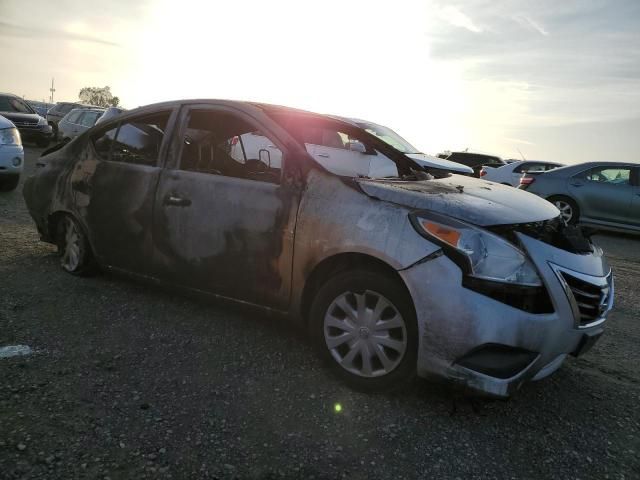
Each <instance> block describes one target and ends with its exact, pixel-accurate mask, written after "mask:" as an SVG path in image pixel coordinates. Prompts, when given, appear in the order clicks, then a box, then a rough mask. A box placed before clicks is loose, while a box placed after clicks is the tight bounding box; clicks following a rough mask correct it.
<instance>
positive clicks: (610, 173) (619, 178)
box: [583, 167, 631, 185]
mask: <svg viewBox="0 0 640 480" xmlns="http://www.w3.org/2000/svg"><path fill="white" fill-rule="evenodd" d="M583 175H584V177H583V178H585V179H586V180H588V181H590V182H599V183H608V184H613V185H628V184H629V183H630V177H631V169H630V168H615V167H614V168H611V167H597V168H592V169H591V170H587V171H586V172H585V173H584V174H583Z"/></svg>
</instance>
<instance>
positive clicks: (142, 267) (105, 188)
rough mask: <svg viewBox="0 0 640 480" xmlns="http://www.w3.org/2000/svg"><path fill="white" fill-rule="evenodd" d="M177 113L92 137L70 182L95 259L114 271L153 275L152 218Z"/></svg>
mask: <svg viewBox="0 0 640 480" xmlns="http://www.w3.org/2000/svg"><path fill="white" fill-rule="evenodd" d="M174 117H175V113H174V112H173V111H172V110H171V109H168V110H164V111H160V112H157V113H152V114H142V115H139V116H136V117H131V118H129V119H126V120H123V121H122V122H120V123H118V124H111V125H110V126H107V127H105V128H103V129H101V130H99V131H98V132H96V133H95V134H94V135H92V137H91V139H90V141H89V143H90V145H88V147H87V155H86V157H85V158H84V159H83V160H82V161H80V162H79V163H78V165H77V167H76V169H75V170H74V173H73V174H72V178H71V187H72V191H73V194H74V199H75V204H76V208H77V210H78V212H79V213H80V215H81V217H83V218H84V219H85V221H86V223H87V226H88V230H89V236H90V239H91V244H92V246H93V249H94V253H95V255H96V257H98V259H99V260H100V261H101V262H102V263H105V264H107V265H110V266H112V267H116V268H119V269H123V270H127V271H131V272H135V273H140V274H152V273H153V272H152V270H151V265H152V254H151V252H152V247H153V244H152V228H151V227H152V212H153V202H154V194H155V190H156V186H157V184H158V180H159V178H160V171H161V167H160V164H161V161H162V160H161V159H162V157H163V155H164V152H165V150H166V148H167V135H166V134H165V132H166V131H167V129H168V128H170V125H171V123H172V121H173V118H174Z"/></svg>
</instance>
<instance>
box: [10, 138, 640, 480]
mask: <svg viewBox="0 0 640 480" xmlns="http://www.w3.org/2000/svg"><path fill="white" fill-rule="evenodd" d="M39 152H40V150H37V149H31V148H28V149H27V169H28V170H31V169H32V168H33V164H34V162H35V159H36V157H37V155H38V154H39ZM20 190H21V187H19V189H18V190H17V191H15V192H12V193H0V257H1V260H0V279H1V283H0V347H1V346H3V345H15V344H25V345H29V346H31V347H32V348H33V349H34V350H35V352H34V354H32V355H30V356H26V357H14V358H4V359H3V358H0V478H2V479H5V478H6V479H13V478H46V479H72V478H100V479H106V478H111V479H118V478H135V479H139V478H185V479H194V478H216V477H217V478H260V479H262V478H282V477H286V478H309V479H311V478H317V479H319V478H355V479H368V478H394V479H400V478H407V479H414V478H424V479H432V478H453V479H455V478H460V479H463V478H464V479H467V478H482V479H485V478H499V479H505V478H532V479H533V478H535V479H540V478H559V479H567V478H581V479H586V478H594V479H603V478H616V479H622V478H628V479H631V478H640V435H639V434H640V408H639V407H638V405H640V402H639V400H640V398H639V397H640V374H639V373H638V370H637V368H636V366H637V365H638V363H639V362H640V354H639V352H640V349H639V348H638V344H639V340H640V339H639V337H640V326H639V322H638V313H639V311H640V309H639V307H638V302H637V296H638V285H637V283H636V282H637V280H638V278H639V277H638V274H639V273H640V248H639V247H640V240H637V239H634V238H632V237H625V236H600V237H598V241H599V242H600V243H601V244H602V245H603V246H604V247H605V250H606V251H607V252H608V254H609V257H610V260H611V263H612V265H613V267H614V269H615V272H616V281H617V284H616V286H617V307H616V310H615V311H614V313H613V314H612V316H611V319H610V321H609V324H608V328H607V332H606V334H605V336H604V337H603V338H602V340H601V341H600V343H599V344H598V345H597V346H596V347H595V348H594V350H592V351H591V352H589V353H588V354H587V355H586V356H585V357H583V358H580V359H570V360H569V361H568V362H567V364H565V366H564V367H563V368H562V369H561V370H560V371H558V372H557V373H556V374H555V375H553V376H552V377H551V378H548V379H546V380H543V381H541V382H537V383H532V384H528V385H525V386H524V387H523V388H522V389H521V390H520V391H519V392H518V393H517V394H516V396H515V397H514V398H512V399H511V400H508V401H486V400H482V401H472V400H469V399H464V398H460V397H458V396H456V395H455V394H453V393H452V392H451V391H450V390H449V389H448V388H446V386H440V385H435V384H432V383H427V382H424V381H418V382H416V383H415V385H413V386H411V387H410V388H408V389H407V390H405V391H403V392H399V393H396V394H394V395H367V394H362V393H357V392H354V391H352V390H350V389H348V388H346V387H345V386H344V385H342V384H341V383H340V382H338V381H337V380H336V379H335V378H334V377H333V376H331V375H330V373H329V372H328V371H327V370H326V369H325V368H324V367H323V366H322V365H321V363H320V362H319V360H318V359H317V357H316V356H315V354H314V353H313V351H312V349H311V347H310V345H309V342H308V341H307V340H306V339H305V338H304V336H302V335H301V334H300V333H299V332H298V331H296V330H295V329H294V328H292V327H290V326H289V325H287V324H286V323H285V322H283V321H282V320H279V319H275V318H270V317H267V316H265V315H264V314H261V313H256V312H254V311H249V310H245V309H239V308H237V307H230V306H228V305H221V304H215V303H212V302H205V301H202V300H198V299H192V298H187V297H185V296H183V295H176V294H174V293H172V292H168V291H165V290H162V289H159V288H156V287H152V286H147V285H141V284H138V283H134V282H132V281H130V280H126V279H123V278H118V277H115V276H111V275H104V274H103V275H99V276H96V277H93V278H87V279H85V278H75V277H72V276H70V275H66V274H64V273H63V272H62V271H61V270H60V268H59V267H58V264H57V258H56V257H55V255H54V249H53V248H52V247H51V246H49V245H46V244H43V243H40V242H39V241H38V237H37V234H36V231H35V228H34V227H33V225H32V223H31V220H30V218H29V216H28V214H27V212H26V209H25V206H24V202H23V200H22V196H21V193H20ZM337 403H339V404H340V405H341V406H342V411H341V412H336V411H335V405H336V404H337Z"/></svg>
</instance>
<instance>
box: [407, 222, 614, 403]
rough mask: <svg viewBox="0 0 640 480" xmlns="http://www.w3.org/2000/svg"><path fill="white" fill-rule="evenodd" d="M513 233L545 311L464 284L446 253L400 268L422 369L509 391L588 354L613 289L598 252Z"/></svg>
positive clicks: (489, 390)
mask: <svg viewBox="0 0 640 480" xmlns="http://www.w3.org/2000/svg"><path fill="white" fill-rule="evenodd" d="M516 235H517V236H518V240H519V242H520V244H521V246H522V247H523V249H524V250H526V252H527V253H528V256H529V258H530V259H531V260H532V261H533V263H534V264H535V266H536V269H537V270H538V273H539V275H540V278H541V279H542V281H543V284H544V286H545V288H546V291H547V293H548V300H549V301H550V305H549V307H550V308H548V310H545V312H546V313H532V310H531V309H528V310H529V311H526V310H523V309H521V308H518V307H517V306H510V305H508V304H506V303H504V302H503V301H499V300H496V299H494V298H491V297H490V296H487V295H485V294H482V293H479V292H478V291H474V290H472V289H470V288H465V287H464V286H463V284H464V283H465V282H464V281H463V273H462V271H461V270H460V268H459V267H458V266H457V265H456V264H455V263H454V262H453V261H451V260H450V259H449V258H448V257H446V256H439V257H434V258H433V259H432V260H429V261H426V262H424V263H420V264H417V265H415V266H413V267H411V268H409V269H406V270H403V271H400V272H399V273H400V275H401V276H402V277H403V279H404V281H405V284H406V285H407V287H408V288H409V290H410V292H411V294H412V297H413V299H414V303H415V308H416V314H417V319H418V330H419V335H420V341H419V352H418V362H417V371H418V375H419V376H421V377H433V376H435V377H440V378H445V379H448V380H451V381H453V382H455V383H457V384H459V385H461V386H463V387H465V388H468V389H471V390H473V391H476V392H480V393H483V394H488V395H492V396H497V397H507V396H509V395H510V394H511V393H512V392H513V391H515V390H516V389H518V388H519V387H520V386H521V385H522V384H523V383H524V382H526V381H530V380H539V379H542V378H544V377H546V376H548V375H550V374H551V373H553V372H554V371H555V370H557V369H558V368H559V367H560V366H561V365H562V363H563V361H564V360H565V358H566V357H567V355H576V356H577V355H581V354H583V353H585V352H586V351H587V350H588V349H589V348H590V347H591V346H592V345H593V344H594V343H595V342H596V341H597V339H598V338H599V337H600V335H601V334H602V332H603V327H604V323H605V322H606V318H607V314H608V313H609V311H610V310H611V308H612V307H613V288H614V286H613V277H612V274H611V271H610V269H609V267H608V265H607V262H606V260H605V259H604V257H603V255H602V251H601V250H599V249H596V251H595V252H593V253H588V254H579V253H571V252H568V251H566V250H563V249H560V248H557V247H554V246H552V245H550V244H547V243H545V242H542V241H540V240H536V239H534V238H531V237H528V236H526V235H523V234H521V233H517V234H516ZM512 305H513V303H512ZM533 311H537V310H533Z"/></svg>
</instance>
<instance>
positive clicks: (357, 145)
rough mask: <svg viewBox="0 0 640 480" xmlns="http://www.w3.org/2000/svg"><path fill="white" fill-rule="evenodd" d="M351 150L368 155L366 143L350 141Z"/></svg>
mask: <svg viewBox="0 0 640 480" xmlns="http://www.w3.org/2000/svg"><path fill="white" fill-rule="evenodd" d="M349 150H351V151H352V152H360V153H367V147H365V145H364V143H362V142H359V141H357V140H350V141H349Z"/></svg>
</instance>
